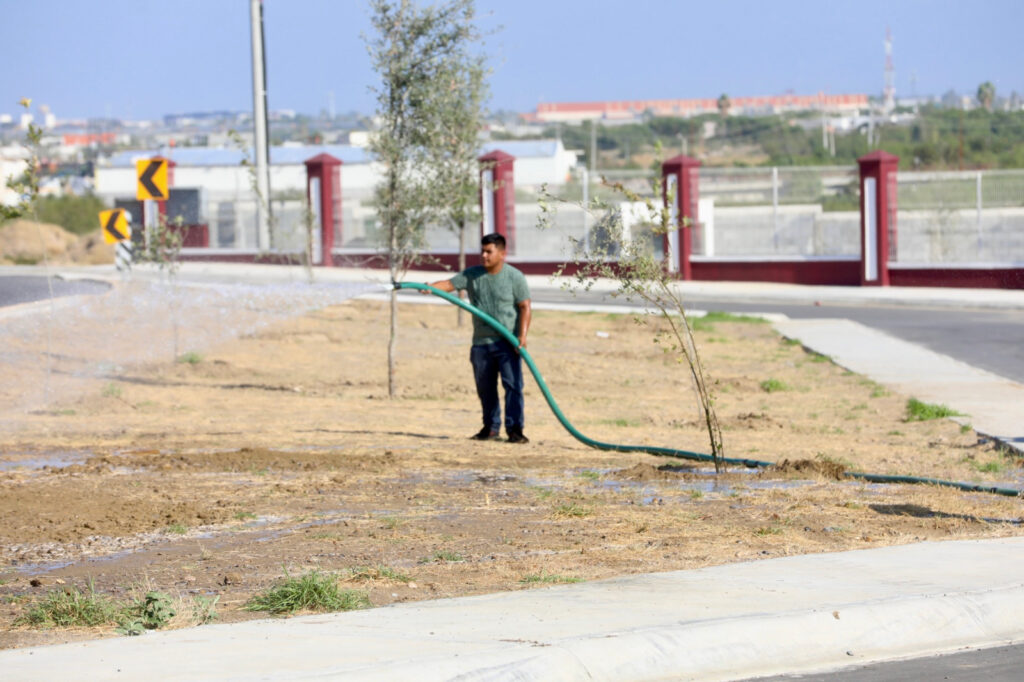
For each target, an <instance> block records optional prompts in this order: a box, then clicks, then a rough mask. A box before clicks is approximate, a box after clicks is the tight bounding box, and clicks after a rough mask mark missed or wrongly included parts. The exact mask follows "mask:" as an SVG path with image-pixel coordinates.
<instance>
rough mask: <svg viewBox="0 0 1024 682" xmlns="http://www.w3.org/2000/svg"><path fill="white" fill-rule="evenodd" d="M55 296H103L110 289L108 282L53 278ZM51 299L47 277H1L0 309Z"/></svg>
mask: <svg viewBox="0 0 1024 682" xmlns="http://www.w3.org/2000/svg"><path fill="white" fill-rule="evenodd" d="M52 284H53V295H54V296H55V297H60V296H75V295H79V294H102V293H103V292H105V291H107V290H109V289H110V285H109V284H107V283H106V282H97V281H94V280H82V279H78V280H71V281H67V280H63V279H58V278H56V277H54V278H52ZM49 297H50V287H49V285H48V284H47V282H46V278H45V277H40V276H38V275H7V276H0V308H2V307H5V306H10V305H17V304H19V303H31V302H33V301H42V300H45V299H47V298H49Z"/></svg>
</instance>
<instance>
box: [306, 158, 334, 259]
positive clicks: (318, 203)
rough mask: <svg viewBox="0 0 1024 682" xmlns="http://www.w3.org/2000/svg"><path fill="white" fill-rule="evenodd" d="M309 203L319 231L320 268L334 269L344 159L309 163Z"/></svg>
mask: <svg viewBox="0 0 1024 682" xmlns="http://www.w3.org/2000/svg"><path fill="white" fill-rule="evenodd" d="M303 163H305V164H306V200H307V201H308V202H309V207H310V210H312V211H313V215H314V216H315V217H316V218H315V222H314V225H315V226H317V227H319V228H320V242H319V246H320V258H319V259H317V265H327V266H331V265H334V258H333V257H332V255H331V250H332V249H333V248H334V236H335V232H337V236H338V241H339V243H340V242H341V230H342V223H341V165H342V161H341V159H336V158H334V157H333V156H331V155H330V154H317V155H316V156H314V157H313V158H311V159H306V160H305V161H304V162H303Z"/></svg>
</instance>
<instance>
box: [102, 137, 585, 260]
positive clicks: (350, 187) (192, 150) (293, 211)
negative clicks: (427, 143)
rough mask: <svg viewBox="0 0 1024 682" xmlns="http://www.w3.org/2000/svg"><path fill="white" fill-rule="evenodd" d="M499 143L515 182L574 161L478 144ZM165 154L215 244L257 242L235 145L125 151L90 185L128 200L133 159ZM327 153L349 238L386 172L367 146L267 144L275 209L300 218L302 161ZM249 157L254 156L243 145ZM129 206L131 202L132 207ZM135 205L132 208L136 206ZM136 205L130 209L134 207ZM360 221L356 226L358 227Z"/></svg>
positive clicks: (562, 174) (530, 149) (542, 178)
mask: <svg viewBox="0 0 1024 682" xmlns="http://www.w3.org/2000/svg"><path fill="white" fill-rule="evenodd" d="M495 149H500V150H502V151H504V152H506V153H508V154H511V155H512V156H514V157H516V161H515V166H514V169H515V170H514V182H515V185H516V187H537V186H540V185H542V184H547V185H551V186H556V185H561V184H564V183H565V182H566V181H567V180H568V178H569V175H570V173H571V171H572V169H573V168H574V167H575V165H576V153H575V152H573V151H571V150H567V149H566V148H565V147H564V146H563V145H562V142H561V140H506V141H501V142H488V143H485V144H483V145H481V148H480V154H481V155H483V154H486V153H488V152H491V151H494V150H495ZM159 154H162V155H164V156H167V157H170V158H171V159H173V160H174V162H175V167H174V181H173V186H172V188H171V201H172V202H173V201H175V194H176V192H181V193H186V192H191V194H192V195H193V196H194V197H195V199H194V203H195V206H196V208H195V213H196V216H195V218H194V220H195V221H196V222H201V223H204V224H207V225H208V226H209V231H210V243H211V244H212V245H213V246H220V247H233V248H251V247H253V246H254V244H255V234H256V233H255V212H254V211H255V202H254V197H253V193H252V178H251V177H250V173H251V172H252V171H251V169H252V166H251V165H248V166H247V165H243V164H242V162H243V160H244V159H245V156H246V154H245V153H243V152H242V151H241V150H239V149H236V148H231V147H229V148H212V147H173V148H164V149H163V150H159V151H158V150H156V149H153V150H128V151H121V152H118V153H116V154H114V155H113V157H111V158H110V159H109V160H108V161H105V162H102V163H101V164H99V165H97V167H96V172H95V180H96V183H95V192H96V194H97V195H98V196H99V197H101V198H102V199H103V200H104V201H105V202H106V203H107V204H108V205H113V204H115V203H118V204H119V205H125V206H127V205H129V204H131V202H134V199H135V190H136V184H137V181H136V161H137V160H139V159H146V158H151V157H153V156H157V155H159ZM318 154H330V155H331V156H333V157H335V158H337V159H340V160H341V161H342V162H343V165H342V168H341V187H342V203H343V211H344V215H345V219H344V220H345V223H346V224H347V225H349V226H350V227H351V229H348V230H347V231H346V234H347V235H349V236H350V237H353V238H354V237H355V236H357V235H360V234H362V233H363V232H365V228H364V226H365V225H368V224H371V223H372V222H373V221H374V220H375V216H376V210H375V209H374V208H373V206H372V201H371V197H372V195H373V190H374V186H375V185H376V184H377V183H378V182H380V180H381V178H382V177H383V173H382V171H383V168H382V166H381V165H380V164H379V163H377V162H376V161H375V159H374V157H373V154H372V153H371V152H370V151H369V150H368V149H366V148H365V147H356V146H351V145H288V146H275V147H272V148H271V149H270V189H271V196H272V200H273V208H274V212H275V216H284V217H282V219H281V223H282V224H283V225H289V224H295V223H298V222H299V221H300V217H301V216H300V214H301V204H300V202H301V200H302V198H303V197H305V194H306V167H305V165H304V163H303V162H304V161H306V160H307V159H310V158H313V157H314V156H317V155H318ZM248 158H249V159H250V160H251V159H252V158H253V154H252V151H251V150H249V151H248ZM130 210H132V209H130ZM135 210H137V209H135ZM133 212H134V210H133ZM356 226H358V227H356Z"/></svg>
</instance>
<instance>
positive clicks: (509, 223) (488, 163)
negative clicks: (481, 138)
mask: <svg viewBox="0 0 1024 682" xmlns="http://www.w3.org/2000/svg"><path fill="white" fill-rule="evenodd" d="M478 160H479V161H480V236H481V237H482V236H483V235H485V234H489V233H491V232H497V233H498V234H500V235H501V236H503V237H504V238H505V241H506V242H507V245H508V252H509V254H514V253H515V252H516V188H515V182H514V181H513V171H514V169H515V161H516V157H514V156H512V155H511V154H506V153H505V152H503V151H501V150H500V149H495V150H494V151H493V152H490V153H488V154H484V155H483V156H481V157H480V158H479V159H478Z"/></svg>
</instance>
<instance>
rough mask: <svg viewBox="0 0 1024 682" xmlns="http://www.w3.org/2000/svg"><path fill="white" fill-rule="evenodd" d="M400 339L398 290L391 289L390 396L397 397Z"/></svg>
mask: <svg viewBox="0 0 1024 682" xmlns="http://www.w3.org/2000/svg"><path fill="white" fill-rule="evenodd" d="M397 340H398V292H397V291H395V290H394V289H392V290H391V335H390V336H389V337H388V397H389V398H394V397H395V342H396V341H397Z"/></svg>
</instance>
